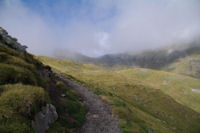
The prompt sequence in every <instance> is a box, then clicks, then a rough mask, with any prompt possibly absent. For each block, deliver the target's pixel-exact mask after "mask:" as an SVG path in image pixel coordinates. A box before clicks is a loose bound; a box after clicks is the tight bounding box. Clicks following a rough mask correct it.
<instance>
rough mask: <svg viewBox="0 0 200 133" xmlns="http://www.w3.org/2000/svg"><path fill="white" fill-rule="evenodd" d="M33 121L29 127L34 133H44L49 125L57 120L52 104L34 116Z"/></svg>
mask: <svg viewBox="0 0 200 133" xmlns="http://www.w3.org/2000/svg"><path fill="white" fill-rule="evenodd" d="M34 119H35V120H34V121H32V123H31V125H32V128H33V129H34V130H35V133H45V131H46V130H47V129H49V125H50V124H52V123H54V122H55V121H56V120H57V119H58V114H57V112H56V108H55V107H54V106H53V105H52V104H47V105H46V106H44V107H42V110H41V111H40V112H38V113H37V114H36V115H35V117H34Z"/></svg>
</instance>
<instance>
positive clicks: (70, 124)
mask: <svg viewBox="0 0 200 133" xmlns="http://www.w3.org/2000/svg"><path fill="white" fill-rule="evenodd" d="M78 99H79V98H78V96H77V94H76V93H75V92H74V91H73V90H71V89H70V88H69V87H68V86H66V85H65V84H64V83H63V82H61V81H59V80H58V78H57V77H56V76H55V74H54V73H53V72H52V71H51V68H50V67H48V66H44V65H43V64H42V63H41V62H40V61H38V60H36V59H35V58H34V57H33V55H31V54H29V53H27V52H26V46H22V45H21V44H19V43H18V42H17V39H15V38H12V37H11V36H9V35H8V33H7V32H6V31H5V30H4V29H2V28H0V132H1V133H13V132H14V133H33V132H36V133H44V132H48V133H53V132H57V133H63V132H65V133H67V132H69V130H71V129H73V128H80V127H81V125H82V124H83V122H84V118H85V109H84V107H83V104H82V103H81V102H80V101H79V100H78Z"/></svg>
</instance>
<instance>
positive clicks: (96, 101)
mask: <svg viewBox="0 0 200 133" xmlns="http://www.w3.org/2000/svg"><path fill="white" fill-rule="evenodd" d="M59 78H60V79H61V80H62V81H63V82H64V83H65V84H67V85H68V86H70V87H71V88H72V89H74V90H75V91H76V92H77V93H78V94H79V95H80V97H81V99H82V101H83V103H84V105H85V107H86V111H87V114H86V120H85V123H84V124H83V126H82V129H81V133H121V131H120V129H119V127H118V119H117V118H116V116H114V115H113V114H112V109H111V106H110V105H109V104H107V103H106V102H105V101H103V100H102V99H101V98H100V97H99V96H97V95H95V94H94V93H92V92H91V91H89V90H88V89H87V88H85V87H82V86H80V85H78V84H77V83H75V82H73V81H71V80H68V79H66V78H65V77H64V76H62V75H59Z"/></svg>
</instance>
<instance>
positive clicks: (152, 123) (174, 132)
mask: <svg viewBox="0 0 200 133" xmlns="http://www.w3.org/2000/svg"><path fill="white" fill-rule="evenodd" d="M39 59H40V60H41V61H42V62H43V63H45V64H48V65H50V66H51V67H52V68H53V69H54V71H56V72H61V73H63V74H64V75H65V76H66V77H68V78H70V79H71V80H74V81H76V82H77V83H79V84H81V85H83V86H85V87H88V88H89V89H90V90H91V91H93V92H94V93H95V94H97V95H99V96H100V97H101V98H102V99H104V100H105V101H107V102H108V103H110V104H111V105H112V109H113V112H114V113H115V114H117V115H118V117H119V119H120V121H119V124H120V127H121V129H122V130H123V132H130V133H132V132H141V133H145V132H149V133H150V132H162V133H169V132H170V133H188V132H189V133H198V132H200V126H199V123H200V114H199V113H198V112H199V97H200V96H199V94H198V93H194V92H192V91H191V89H190V87H191V88H192V87H193V88H195V89H198V88H199V87H200V84H199V80H197V79H193V78H190V77H187V76H182V75H176V74H171V73H166V72H159V71H153V70H150V69H148V70H147V69H130V70H124V71H109V70H104V69H102V68H99V67H97V66H94V65H86V64H85V65H83V64H78V63H74V62H71V61H65V60H58V59H53V58H47V57H39ZM182 83H184V84H183V85H182ZM184 85H186V87H184ZM182 87H183V88H182ZM181 96H182V97H183V99H182V98H181ZM187 100H189V103H190V104H191V105H190V104H189V103H187ZM192 109H194V110H196V112H195V111H194V110H192Z"/></svg>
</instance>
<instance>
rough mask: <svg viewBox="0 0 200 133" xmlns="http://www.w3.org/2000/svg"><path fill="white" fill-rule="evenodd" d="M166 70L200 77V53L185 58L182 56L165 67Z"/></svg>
mask: <svg viewBox="0 0 200 133" xmlns="http://www.w3.org/2000/svg"><path fill="white" fill-rule="evenodd" d="M164 70H167V71H170V72H174V73H180V74H184V75H190V76H193V77H196V78H200V54H192V55H190V56H187V57H185V58H180V59H179V60H177V61H176V62H174V63H172V64H170V65H169V66H167V67H166V68H164Z"/></svg>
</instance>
